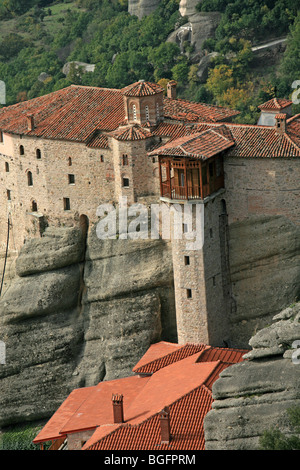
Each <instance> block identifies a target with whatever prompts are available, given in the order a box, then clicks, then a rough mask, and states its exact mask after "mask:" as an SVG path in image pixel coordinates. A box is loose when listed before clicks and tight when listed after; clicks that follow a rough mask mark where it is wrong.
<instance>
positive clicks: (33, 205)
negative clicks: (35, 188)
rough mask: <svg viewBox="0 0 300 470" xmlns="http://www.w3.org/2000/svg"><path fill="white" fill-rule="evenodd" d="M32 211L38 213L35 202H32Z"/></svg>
mask: <svg viewBox="0 0 300 470" xmlns="http://www.w3.org/2000/svg"><path fill="white" fill-rule="evenodd" d="M31 209H32V212H37V203H36V202H35V201H32V204H31Z"/></svg>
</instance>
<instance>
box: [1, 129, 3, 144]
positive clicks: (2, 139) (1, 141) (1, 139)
mask: <svg viewBox="0 0 300 470" xmlns="http://www.w3.org/2000/svg"><path fill="white" fill-rule="evenodd" d="M2 142H3V132H2V131H0V143H2Z"/></svg>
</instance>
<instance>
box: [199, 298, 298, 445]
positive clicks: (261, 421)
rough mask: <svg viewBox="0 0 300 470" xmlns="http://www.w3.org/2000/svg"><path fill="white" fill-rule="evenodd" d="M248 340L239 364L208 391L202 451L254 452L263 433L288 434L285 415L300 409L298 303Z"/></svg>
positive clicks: (226, 371)
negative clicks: (248, 348) (210, 404)
mask: <svg viewBox="0 0 300 470" xmlns="http://www.w3.org/2000/svg"><path fill="white" fill-rule="evenodd" d="M273 320H274V323H273V324H271V325H270V326H269V327H267V328H264V329H262V330H260V331H259V332H258V333H257V334H256V335H255V336H253V337H252V338H251V340H250V343H249V344H250V346H251V347H252V350H251V351H250V352H249V353H248V354H246V355H245V356H244V358H245V359H246V360H245V362H242V363H240V364H237V365H234V366H232V367H229V368H228V369H226V370H225V371H223V372H222V373H221V375H220V378H219V379H218V380H217V381H216V382H215V384H214V385H213V398H214V402H213V409H212V411H210V412H209V413H208V414H207V416H206V418H205V422H204V426H205V442H206V449H207V450H256V449H259V438H260V436H261V435H262V434H263V432H264V431H265V430H268V429H271V428H274V427H276V428H277V429H279V430H280V431H281V432H283V433H285V434H287V435H288V434H291V433H292V432H293V431H292V430H291V429H290V428H289V425H288V421H287V415H286V410H287V409H288V408H291V407H295V406H300V395H299V390H300V360H299V358H300V349H297V348H299V347H300V341H299V340H300V303H297V304H295V305H293V306H291V307H289V308H287V309H284V310H283V311H282V312H281V313H280V314H278V315H276V316H275V317H274V318H273Z"/></svg>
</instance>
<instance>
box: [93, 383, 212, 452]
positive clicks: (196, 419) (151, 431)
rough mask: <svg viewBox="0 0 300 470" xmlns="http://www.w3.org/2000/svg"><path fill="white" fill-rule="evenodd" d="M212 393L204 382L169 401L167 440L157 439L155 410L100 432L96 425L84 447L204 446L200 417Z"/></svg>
mask: <svg viewBox="0 0 300 470" xmlns="http://www.w3.org/2000/svg"><path fill="white" fill-rule="evenodd" d="M211 404H212V396H211V392H210V390H209V389H208V388H207V387H206V386H204V385H203V386H201V387H198V388H196V389H194V390H192V391H190V392H189V393H187V394H186V395H184V396H183V397H180V398H179V399H178V400H176V401H175V402H173V403H172V404H170V405H169V413H170V423H171V424H170V427H171V440H170V443H169V444H165V443H164V444H163V443H161V433H160V423H159V414H158V413H156V414H155V415H154V416H152V417H151V418H150V419H147V420H145V421H144V422H142V423H141V424H140V425H139V426H132V425H130V424H125V425H122V426H119V427H118V428H117V429H115V430H113V431H112V432H109V433H107V434H106V436H103V430H101V428H98V429H97V430H96V431H95V433H94V435H93V436H92V438H91V439H90V440H89V441H88V442H87V443H86V444H85V446H84V449H86V450H112V449H113V450H122V451H123V450H159V451H166V450H169V451H172V450H204V449H205V440H204V428H203V420H204V417H205V415H206V414H207V413H208V411H210V409H211ZM101 434H102V437H101Z"/></svg>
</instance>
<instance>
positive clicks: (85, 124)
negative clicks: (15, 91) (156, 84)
mask: <svg viewBox="0 0 300 470" xmlns="http://www.w3.org/2000/svg"><path fill="white" fill-rule="evenodd" d="M28 114H31V115H33V117H34V129H33V130H32V131H29V130H28V126H27V121H26V116H27V115H28ZM124 118H125V112H124V103H123V96H122V92H121V91H120V90H112V89H106V88H94V87H81V86H73V85H72V86H70V87H67V88H64V89H62V90H59V91H56V92H53V93H50V94H49V95H46V96H42V97H39V98H34V99H32V100H30V101H23V102H21V103H18V104H16V105H13V106H9V107H7V108H2V109H0V129H1V130H2V131H5V132H8V133H10V132H11V133H14V134H23V135H28V136H36V137H43V138H45V139H63V140H72V141H78V142H86V141H87V140H88V139H89V138H90V136H91V135H92V134H93V133H94V132H95V130H96V129H99V130H106V131H112V130H115V129H116V128H117V127H118V125H119V122H121V121H123V120H124Z"/></svg>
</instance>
